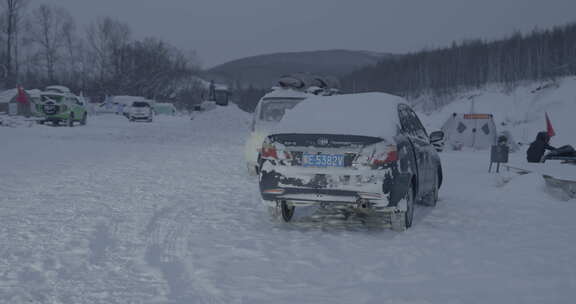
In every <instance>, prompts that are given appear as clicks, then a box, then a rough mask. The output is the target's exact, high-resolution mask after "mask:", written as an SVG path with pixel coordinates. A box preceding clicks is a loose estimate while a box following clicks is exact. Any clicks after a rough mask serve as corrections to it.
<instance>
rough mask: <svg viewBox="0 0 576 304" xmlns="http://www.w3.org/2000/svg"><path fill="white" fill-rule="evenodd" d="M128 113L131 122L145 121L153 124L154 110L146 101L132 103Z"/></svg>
mask: <svg viewBox="0 0 576 304" xmlns="http://www.w3.org/2000/svg"><path fill="white" fill-rule="evenodd" d="M126 113H127V115H128V119H130V121H136V120H144V121H147V122H152V121H153V119H154V110H153V109H152V106H151V105H150V103H148V102H147V101H144V100H141V101H134V102H132V104H131V105H130V106H129V107H128V111H127V112H126Z"/></svg>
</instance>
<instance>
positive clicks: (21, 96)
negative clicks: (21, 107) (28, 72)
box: [16, 86, 28, 104]
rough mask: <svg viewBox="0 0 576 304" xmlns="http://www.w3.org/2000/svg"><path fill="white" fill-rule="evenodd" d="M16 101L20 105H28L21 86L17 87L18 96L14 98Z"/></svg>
mask: <svg viewBox="0 0 576 304" xmlns="http://www.w3.org/2000/svg"><path fill="white" fill-rule="evenodd" d="M16 101H17V102H19V103H21V104H27V103H28V96H26V93H25V92H24V89H22V87H21V86H18V96H16Z"/></svg>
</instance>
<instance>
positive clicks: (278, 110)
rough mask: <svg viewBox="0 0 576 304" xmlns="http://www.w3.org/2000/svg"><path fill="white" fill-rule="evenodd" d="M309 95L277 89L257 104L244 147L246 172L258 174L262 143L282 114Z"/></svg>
mask: <svg viewBox="0 0 576 304" xmlns="http://www.w3.org/2000/svg"><path fill="white" fill-rule="evenodd" d="M310 96H311V95H310V94H308V93H306V92H302V91H297V90H293V89H284V88H277V89H275V90H273V91H272V92H270V93H268V94H266V95H264V97H262V98H261V99H260V101H259V102H258V105H257V106H256V109H255V111H254V116H253V118H252V125H251V131H252V132H251V133H250V137H249V138H248V141H247V142H246V146H245V158H246V163H247V167H248V172H249V174H251V175H256V174H258V172H259V166H260V164H259V162H260V150H261V148H262V142H263V141H264V139H265V138H266V136H268V135H269V134H270V132H271V131H272V130H273V129H274V127H275V126H276V125H277V124H278V123H279V122H280V120H281V119H282V117H283V116H284V114H285V113H286V112H287V111H289V110H290V109H292V108H294V107H295V106H296V105H297V104H298V103H300V102H301V101H302V100H304V99H306V98H308V97H310Z"/></svg>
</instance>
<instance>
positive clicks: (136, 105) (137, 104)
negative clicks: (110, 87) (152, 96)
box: [132, 101, 150, 108]
mask: <svg viewBox="0 0 576 304" xmlns="http://www.w3.org/2000/svg"><path fill="white" fill-rule="evenodd" d="M132 106H133V107H134V108H146V107H149V106H150V105H149V104H148V103H147V102H143V101H136V102H133V103H132Z"/></svg>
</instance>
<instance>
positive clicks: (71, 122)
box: [68, 113, 74, 127]
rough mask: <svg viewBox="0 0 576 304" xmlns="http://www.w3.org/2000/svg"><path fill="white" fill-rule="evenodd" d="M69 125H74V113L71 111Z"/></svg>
mask: <svg viewBox="0 0 576 304" xmlns="http://www.w3.org/2000/svg"><path fill="white" fill-rule="evenodd" d="M68 126H69V127H74V113H70V116H69V117H68Z"/></svg>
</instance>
